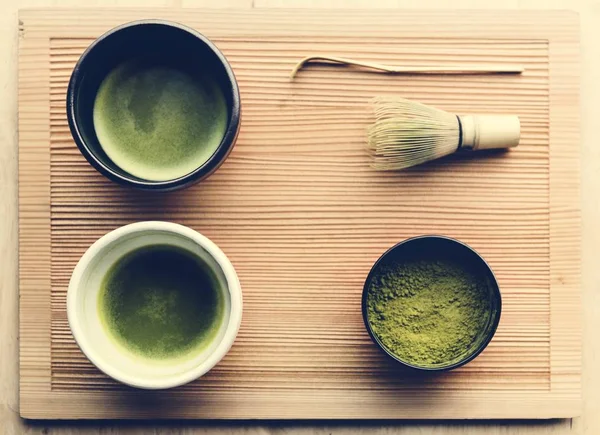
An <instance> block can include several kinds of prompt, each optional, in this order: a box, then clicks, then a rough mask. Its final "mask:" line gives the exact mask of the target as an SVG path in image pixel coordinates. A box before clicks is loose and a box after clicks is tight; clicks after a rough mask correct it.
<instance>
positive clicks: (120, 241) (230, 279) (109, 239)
mask: <svg viewBox="0 0 600 435" xmlns="http://www.w3.org/2000/svg"><path fill="white" fill-rule="evenodd" d="M156 244H169V245H175V246H179V247H181V248H184V249H186V250H188V251H190V252H192V253H194V254H195V255H197V256H198V257H200V258H201V259H202V260H203V261H204V262H205V263H206V264H207V265H209V267H211V268H212V269H213V271H214V272H215V275H216V276H217V279H218V280H219V282H220V284H221V286H220V287H221V288H222V289H224V297H225V301H226V304H225V316H223V321H222V323H221V326H220V329H219V331H218V333H217V335H216V337H215V339H214V340H213V342H212V343H211V344H210V345H208V346H206V348H204V349H203V350H201V351H199V352H198V354H197V355H194V356H192V357H190V358H185V359H184V360H181V361H180V360H175V361H171V360H165V361H152V360H149V359H144V358H140V357H139V356H138V357H136V356H135V355H134V354H132V353H130V352H128V351H127V350H126V349H124V348H123V347H121V346H120V345H118V344H117V343H116V342H115V341H114V339H111V338H110V336H109V333H108V331H106V328H105V327H104V326H103V325H102V323H101V321H100V316H99V313H98V293H99V291H100V284H101V282H102V279H103V278H104V276H105V275H106V273H107V271H108V269H109V268H110V267H111V266H112V265H113V264H115V262H116V261H117V260H119V259H120V258H121V257H123V255H125V254H127V253H128V252H131V251H133V250H135V249H137V248H140V247H142V246H149V245H156ZM67 314H68V317H69V326H70V327H71V331H72V332H73V336H74V337H75V340H76V341H77V344H78V345H79V347H80V348H81V350H82V351H83V353H84V354H85V355H86V356H87V357H88V358H89V360H90V361H91V362H92V363H93V364H94V365H95V366H96V367H98V368H99V369H100V370H102V371H103V372H104V373H106V374H107V375H108V376H110V377H112V378H114V379H116V380H117V381H120V382H123V383H125V384H127V385H130V386H133V387H137V388H145V389H161V388H172V387H176V386H179V385H183V384H185V383H188V382H190V381H193V380H194V379H196V378H198V377H200V376H202V375H203V374H205V373H206V372H208V371H209V370H210V369H211V368H213V367H214V366H215V365H216V364H217V363H218V362H219V361H220V360H221V359H222V358H223V357H224V356H225V354H226V353H227V352H228V351H229V349H230V348H231V346H232V345H233V342H234V341H235V337H236V335H237V333H238V330H239V327H240V323H241V320H242V290H241V287H240V282H239V280H238V277H237V274H236V272H235V269H234V268H233V265H232V264H231V262H230V261H229V259H228V258H227V257H226V256H225V254H224V253H223V251H221V249H219V247H218V246H217V245H215V244H214V243H213V242H212V241H211V240H209V239H208V238H207V237H205V236H203V235H201V234H200V233H198V232H196V231H194V230H192V229H191V228H188V227H185V226H183V225H178V224H175V223H171V222H156V221H150V222H138V223H134V224H130V225H126V226H124V227H121V228H117V229H116V230H114V231H111V232H110V233H108V234H105V235H104V236H102V237H101V238H100V239H98V240H97V241H96V242H94V244H93V245H92V246H90V247H89V249H88V250H87V251H86V252H85V254H83V256H82V257H81V259H80V260H79V263H77V266H76V267H75V269H74V271H73V275H72V276H71V281H70V283H69V291H68V295H67Z"/></svg>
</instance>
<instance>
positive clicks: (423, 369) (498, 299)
mask: <svg viewBox="0 0 600 435" xmlns="http://www.w3.org/2000/svg"><path fill="white" fill-rule="evenodd" d="M422 239H432V240H444V241H448V242H451V243H456V244H458V245H461V246H462V247H463V248H466V249H468V250H469V251H471V252H473V253H474V254H475V255H476V256H477V257H479V259H480V260H481V261H482V262H483V264H485V266H486V267H487V269H488V270H489V272H490V275H491V277H492V282H493V292H494V296H495V298H496V302H497V303H498V309H497V311H496V317H495V318H494V320H493V322H494V323H493V325H492V328H491V329H490V331H489V333H488V334H487V336H486V337H485V339H484V340H483V341H482V342H481V344H480V345H479V346H478V347H477V349H476V350H475V351H474V352H472V353H471V354H469V355H468V356H467V357H465V358H463V359H461V360H459V361H456V362H455V363H453V364H450V365H447V366H440V367H426V366H418V365H414V364H411V363H408V362H406V361H403V360H401V359H400V358H398V357H397V356H396V355H394V354H393V353H392V352H391V351H389V350H388V349H387V348H386V347H385V346H384V345H383V343H382V342H381V341H380V340H379V338H378V337H377V336H376V335H375V333H374V332H373V330H372V329H371V325H370V323H369V319H368V316H367V295H368V290H369V287H370V283H371V279H372V278H373V275H374V274H375V270H376V269H377V266H378V265H379V264H380V263H381V262H382V261H383V260H384V259H385V257H387V256H388V255H390V254H391V253H392V252H393V251H395V250H396V249H400V247H404V246H405V245H407V244H410V243H412V242H415V241H417V240H422ZM361 309H362V317H363V322H364V324H365V327H366V328H367V332H368V333H369V336H370V337H371V340H373V342H374V343H375V344H376V345H377V347H378V348H379V349H380V350H381V351H383V352H384V353H385V354H386V355H387V356H389V357H390V358H392V359H393V360H394V361H396V362H398V363H400V364H401V365H402V366H404V367H406V368H409V369H412V370H418V371H421V372H445V371H449V370H453V369H455V368H458V367H461V366H464V365H465V364H467V363H469V362H470V361H473V360H474V359H475V358H477V356H478V355H479V354H480V353H481V352H483V350H484V349H485V348H486V347H487V346H488V344H489V343H490V341H492V338H493V337H494V335H495V334H496V330H497V329H498V324H499V323H500V317H501V314H502V295H501V293H500V286H499V285H498V280H497V279H496V276H495V275H494V271H493V270H492V268H491V267H490V265H489V264H488V263H487V261H485V259H484V258H483V257H482V256H481V254H479V253H478V252H477V251H476V250H475V249H473V248H471V247H470V246H469V245H467V244H466V243H464V242H461V241H460V240H457V239H454V238H452V237H447V236H440V235H422V236H415V237H410V238H408V239H406V240H403V241H401V242H398V243H396V244H395V245H394V246H392V247H391V248H389V249H388V250H387V251H385V252H384V253H383V254H382V255H381V256H380V257H379V258H378V259H377V261H376V262H375V263H374V264H373V266H372V267H371V270H370V271H369V274H368V275H367V278H366V280H365V284H364V286H363V292H362V301H361Z"/></svg>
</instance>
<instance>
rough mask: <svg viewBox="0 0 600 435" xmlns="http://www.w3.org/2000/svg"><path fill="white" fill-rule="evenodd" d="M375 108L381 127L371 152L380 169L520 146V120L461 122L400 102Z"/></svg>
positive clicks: (382, 100) (371, 134)
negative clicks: (464, 151) (454, 154)
mask: <svg viewBox="0 0 600 435" xmlns="http://www.w3.org/2000/svg"><path fill="white" fill-rule="evenodd" d="M372 104H373V111H374V114H375V123H374V124H373V125H371V126H370V127H369V130H368V143H367V148H368V150H369V153H370V154H371V156H372V158H373V161H372V164H371V166H372V167H373V168H375V169H379V170H397V169H404V168H408V167H411V166H415V165H419V164H421V163H425V162H428V161H430V160H434V159H437V158H440V157H444V156H447V155H448V154H452V153H454V152H456V151H458V150H482V149H494V148H510V147H514V146H517V145H518V144H519V138H520V130H521V128H520V123H519V118H518V117H517V116H510V115H461V116H458V115H454V114H452V113H448V112H446V111H444V110H440V109H437V108H435V107H430V106H427V105H425V104H421V103H418V102H416V101H411V100H407V99H404V98H400V97H378V98H375V99H374V100H373V103H372Z"/></svg>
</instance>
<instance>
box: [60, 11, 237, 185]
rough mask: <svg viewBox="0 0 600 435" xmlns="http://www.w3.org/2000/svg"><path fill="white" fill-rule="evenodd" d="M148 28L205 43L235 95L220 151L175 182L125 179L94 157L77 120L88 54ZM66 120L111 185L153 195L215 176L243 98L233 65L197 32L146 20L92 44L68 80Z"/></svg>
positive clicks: (230, 145) (234, 130)
mask: <svg viewBox="0 0 600 435" xmlns="http://www.w3.org/2000/svg"><path fill="white" fill-rule="evenodd" d="M145 25H158V26H167V27H171V28H175V29H179V30H181V31H183V32H187V33H189V34H191V35H193V36H195V37H196V38H197V39H198V40H199V41H200V42H202V43H203V44H204V45H205V46H206V47H208V48H209V49H210V50H211V51H212V52H213V53H214V54H215V56H216V57H217V58H218V59H219V62H220V63H221V64H222V65H223V68H224V69H225V72H226V74H227V79H228V82H229V85H230V86H231V94H232V102H231V105H230V107H228V109H229V123H228V124H227V129H226V130H225V135H224V136H223V139H222V140H221V143H220V144H219V146H218V147H217V150H216V151H215V152H214V153H213V155H212V156H211V157H210V158H209V159H208V160H207V161H206V162H204V163H203V164H202V165H201V166H199V167H198V168H196V169H195V170H194V171H192V172H190V173H188V174H186V175H183V176H181V177H178V178H174V179H172V180H165V181H150V180H144V179H141V178H137V177H134V176H133V175H132V176H130V177H127V176H123V175H121V174H119V173H117V172H115V171H113V170H112V169H111V168H109V167H108V166H107V165H105V164H104V163H103V162H102V161H100V160H99V159H98V158H97V157H96V156H95V155H94V153H92V152H91V151H90V149H89V148H88V145H87V144H86V142H85V140H84V138H83V136H82V135H81V132H80V129H79V125H78V121H77V118H76V116H75V112H76V110H75V108H76V106H77V104H78V103H77V101H76V99H75V95H76V90H77V89H78V88H79V86H80V85H81V78H82V68H83V66H84V63H85V60H86V58H87V56H88V55H89V53H90V52H91V51H92V50H94V48H95V47H96V46H98V44H100V43H102V41H104V40H105V39H106V38H108V37H110V36H112V35H114V34H115V33H118V32H120V31H122V30H125V29H128V28H130V27H137V26H145ZM66 102H67V120H68V122H69V129H70V130H71V135H72V136H73V139H74V140H75V144H76V145H77V147H78V148H79V150H80V151H81V153H82V154H83V156H84V157H85V158H86V160H87V161H88V162H89V163H90V164H91V165H92V166H93V167H94V168H95V169H96V170H98V172H100V173H101V174H102V175H104V176H105V177H107V178H109V179H110V180H112V181H115V182H117V183H119V184H122V185H126V186H133V187H136V188H139V189H144V190H154V191H170V190H176V189H180V188H183V187H187V186H189V185H191V184H194V183H196V182H198V181H200V180H202V179H203V178H206V177H207V176H209V175H210V174H212V173H213V172H214V171H215V170H216V169H217V168H218V167H219V166H220V165H221V164H222V163H223V161H224V160H225V159H226V158H227V156H228V155H229V153H230V152H231V150H232V149H233V146H234V145H235V142H236V139H237V135H238V132H239V128H240V123H241V98H240V90H239V86H238V83H237V80H236V78H235V74H234V72H233V69H232V68H231V65H230V64H229V62H228V61H227V59H226V58H225V56H224V55H223V53H222V52H221V51H220V50H219V49H218V48H217V46H216V45H215V44H214V43H213V42H212V41H210V39H208V38H207V37H206V36H204V35H203V34H202V33H200V32H198V31H196V30H195V29H193V28H191V27H188V26H185V25H183V24H180V23H176V22H173V21H169V20H160V19H144V20H136V21H131V22H128V23H125V24H121V25H119V26H117V27H114V28H112V29H110V30H109V31H107V32H106V33H103V34H102V35H101V36H99V37H98V38H97V39H96V40H94V42H92V43H91V44H90V45H89V46H88V47H87V48H86V50H85V51H84V52H83V54H82V55H81V57H80V58H79V60H78V61H77V64H76V65H75V67H74V68H73V72H72V74H71V78H70V79H69V85H68V88H67V99H66Z"/></svg>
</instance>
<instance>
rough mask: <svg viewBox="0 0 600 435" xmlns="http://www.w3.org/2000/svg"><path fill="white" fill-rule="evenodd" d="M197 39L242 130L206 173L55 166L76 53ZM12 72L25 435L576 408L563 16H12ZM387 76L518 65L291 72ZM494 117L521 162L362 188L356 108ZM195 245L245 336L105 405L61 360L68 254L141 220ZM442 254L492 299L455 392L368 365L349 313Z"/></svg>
mask: <svg viewBox="0 0 600 435" xmlns="http://www.w3.org/2000/svg"><path fill="white" fill-rule="evenodd" d="M151 16H152V17H161V18H168V19H173V20H176V21H180V22H183V23H186V24H189V25H192V26H194V27H196V28H197V29H198V30H200V31H201V32H203V33H205V34H206V35H207V36H209V37H211V38H212V39H213V40H214V41H215V42H216V44H217V45H218V46H219V48H220V49H221V50H222V51H223V52H224V53H225V55H226V56H227V58H228V59H229V60H230V62H231V64H232V66H233V68H234V70H235V73H236V76H237V78H238V81H239V84H240V89H241V93H242V100H243V126H242V131H241V133H240V136H239V139H238V143H237V145H236V147H235V149H234V151H233V152H232V154H231V155H230V157H229V158H228V159H227V161H226V162H225V164H224V165H223V166H222V167H221V168H220V169H219V170H218V171H217V172H216V173H215V174H214V175H212V176H211V177H210V178H209V179H208V180H206V181H205V182H202V183H201V184H199V185H196V186H194V187H192V188H189V189H187V190H185V191H181V192H175V193H169V194H150V193H145V192H138V191H133V190H128V189H124V188H121V187H118V186H116V185H114V184H112V183H111V182H109V181H107V180H106V179H104V178H103V177H102V176H100V175H99V174H98V173H97V172H95V171H94V170H93V169H92V168H91V167H90V166H89V164H88V163H87V162H86V161H85V159H84V158H83V157H82V156H81V154H80V153H79V151H78V150H77V148H76V146H75V145H74V143H73V141H72V139H71V136H70V133H69V129H68V125H67V120H66V115H65V92H66V86H67V82H68V79H69V76H70V73H71V70H72V68H73V65H74V63H75V62H76V61H77V59H78V57H79V56H80V54H81V53H82V52H83V50H84V49H85V48H86V47H87V46H88V45H89V44H90V43H91V42H92V41H93V38H94V37H97V36H98V35H99V34H101V33H102V32H103V31H105V30H107V29H109V28H111V27H113V26H115V25H117V24H120V23H122V22H126V21H130V20H133V19H136V18H143V17H151ZM21 20H22V21H23V23H24V25H23V31H22V34H23V38H22V40H21V51H20V64H19V73H20V82H19V83H20V93H19V115H20V116H19V128H20V138H19V139H20V166H19V176H20V223H21V226H20V249H21V255H20V258H21V264H20V270H21V413H22V415H24V416H26V417H30V418H47V419H48V418H145V417H152V418H269V419H278V418H369V419H372V418H420V419H422V418H550V417H571V416H574V415H577V414H578V412H579V406H580V388H581V385H580V376H581V363H580V359H581V355H580V334H581V331H580V325H579V314H580V308H581V307H580V300H579V291H580V290H579V244H580V240H579V238H580V223H579V208H580V207H579V202H578V201H579V178H578V173H579V167H578V162H579V149H578V67H577V56H578V43H577V32H578V30H577V23H576V20H575V19H574V17H573V16H571V15H568V14H562V13H539V12H536V13H535V14H534V13H518V14H517V13H484V12H479V13H472V12H468V13H465V12H453V13H450V12H447V13H446V12H443V13H442V12H423V13H415V12H390V11H387V12H382V11H378V12H368V11H361V12H353V11H347V12H346V11H345V12H341V11H337V12H334V11H318V12H312V11H285V10H278V11H268V10H263V11H227V12H224V11H217V10H209V11H207V10H205V11H189V10H188V11H180V12H178V11H172V10H157V11H131V10H97V11H90V10H86V12H85V13H83V12H81V11H77V10H69V9H65V10H60V11H57V10H37V11H23V12H22V13H21ZM328 53H329V54H335V55H339V56H346V57H352V58H357V59H364V60H372V61H377V62H383V63H390V64H398V65H423V64H459V65H460V64H468V63H469V64H470V63H475V64H476V63H489V62H498V63H520V64H523V65H524V66H525V68H526V71H525V73H524V74H523V75H522V76H510V75H492V76H439V75H433V76H391V75H385V74H376V73H369V72H364V71H358V70H355V69H348V68H340V67H335V66H310V67H308V68H307V69H306V70H303V71H301V72H300V73H299V75H298V77H297V79H296V80H295V81H294V82H290V81H289V79H288V74H289V72H290V70H291V68H292V66H293V65H294V63H295V62H296V61H298V60H300V59H301V58H302V57H304V56H305V55H308V54H328ZM382 94H396V95H402V96H405V97H408V98H414V99H418V100H420V101H423V102H425V103H429V104H433V105H437V106H439V107H442V108H444V109H447V110H449V111H455V112H458V113H469V112H471V113H473V112H477V113H514V114H517V115H519V116H520V117H521V121H522V141H521V145H520V146H519V147H518V148H517V149H515V150H512V151H510V152H508V153H488V154H480V155H479V156H477V157H474V156H454V157H450V158H447V159H444V160H443V161H440V162H433V163H430V164H427V165H424V166H421V167H418V168H413V169H410V170H407V171H404V172H400V173H380V172H375V171H373V170H371V169H370V168H369V167H368V158H367V156H366V154H365V151H364V141H365V128H366V126H367V125H368V123H369V115H368V111H367V108H366V106H367V103H368V101H369V99H370V98H372V97H374V96H376V95H382ZM150 219H157V220H169V221H175V222H179V223H182V224H185V225H188V226H191V227H193V228H195V229H197V230H198V231H200V232H202V233H203V234H205V235H207V236H208V237H210V238H211V239H213V240H214V241H215V242H216V243H217V244H219V246H221V248H222V249H223V250H224V251H225V253H226V254H227V255H228V256H229V257H230V259H231V260H232V262H233V264H234V266H235V267H236V269H237V271H238V274H239V276H240V280H241V283H242V287H243V292H244V303H245V306H244V318H243V322H242V328H241V330H240V334H239V336H238V339H237V341H236V343H235V345H234V347H233V348H232V350H231V351H230V353H229V354H228V355H227V356H226V358H225V359H224V360H223V361H222V362H221V363H220V364H219V365H218V366H217V367H216V368H215V369H214V370H212V371H211V372H210V373H209V374H208V375H206V376H205V377H203V378H202V379H200V380H198V381H196V382H193V383H191V384H189V385H186V386H184V387H181V388H178V389H175V390H172V391H168V392H139V391H134V390H131V389H129V388H125V387H123V386H121V385H119V384H117V383H115V382H113V381H112V380H110V379H109V378H107V377H106V376H104V375H103V374H101V373H100V372H99V371H98V370H96V369H95V368H94V367H93V366H92V365H91V364H90V363H89V362H88V361H87V360H86V358H85V357H84V355H83V354H82V353H81V352H80V351H79V349H78V348H77V346H76V344H75V342H74V340H73V338H72V335H71V333H70V330H69V327H68V322H67V318H66V312H65V304H66V290H67V286H68V281H69V278H70V274H71V272H72V270H73V267H74V265H75V264H76V262H77V261H78V259H79V257H80V256H81V255H82V253H83V252H84V251H85V249H86V248H87V247H88V246H89V245H90V244H91V243H93V241H94V240H96V239H97V238H98V237H100V236H102V235H103V234H105V233H106V232H108V231H110V230H112V229H114V228H116V227H118V226H120V225H124V224H127V223H130V222H135V221H139V220H150ZM432 233H435V234H444V235H448V236H452V237H456V238H459V239H461V240H463V241H465V242H467V243H469V244H471V245H472V246H473V247H474V248H475V249H477V250H478V251H479V252H480V253H481V254H482V255H483V256H484V257H485V258H486V260H487V261H488V262H489V263H490V265H491V266H492V268H493V269H494V271H495V273H496V275H497V277H498V279H499V282H500V286H501V289H502V295H503V315H502V320H501V323H500V326H499V328H498V332H497V334H496V336H495V338H494V340H493V341H492V343H491V344H490V346H489V347H488V349H486V351H485V352H484V353H483V354H482V355H481V356H479V357H478V358H477V359H476V360H474V361H473V362H472V363H470V364H468V365H467V366H465V367H463V368H461V369H459V370H456V371H454V372H452V373H445V374H441V375H437V376H428V377H422V376H415V375H414V374H410V373H406V372H402V371H399V370H398V368H397V367H396V366H395V365H394V364H392V363H390V361H388V360H386V359H385V358H384V357H383V356H382V355H381V354H380V353H379V352H378V351H377V349H376V348H375V347H374V345H373V344H372V343H371V342H370V340H369V338H368V336H367V334H366V332H365V330H364V326H363V324H362V318H361V313H360V295H361V291H362V285H363V282H364V279H365V277H366V274H367V273H368V271H369V268H370V266H371V265H372V264H373V262H374V261H375V260H376V259H377V257H378V256H379V255H380V254H381V253H382V252H383V251H384V250H385V249H387V248H388V247H389V246H391V245H393V244H394V243H396V242H398V241H400V240H402V239H404V238H406V237H410V236H414V235H419V234H432Z"/></svg>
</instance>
